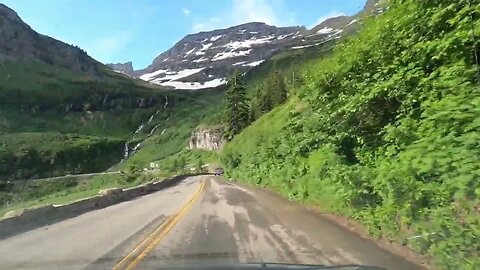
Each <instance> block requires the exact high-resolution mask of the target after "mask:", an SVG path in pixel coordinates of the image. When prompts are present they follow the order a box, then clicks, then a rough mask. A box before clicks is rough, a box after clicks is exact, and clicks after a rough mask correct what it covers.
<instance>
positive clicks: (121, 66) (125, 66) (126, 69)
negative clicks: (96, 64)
mask: <svg viewBox="0 0 480 270" xmlns="http://www.w3.org/2000/svg"><path fill="white" fill-rule="evenodd" d="M107 67H109V68H111V69H113V70H114V71H117V72H120V73H123V74H127V75H130V76H132V75H133V64H132V62H126V63H116V64H107Z"/></svg>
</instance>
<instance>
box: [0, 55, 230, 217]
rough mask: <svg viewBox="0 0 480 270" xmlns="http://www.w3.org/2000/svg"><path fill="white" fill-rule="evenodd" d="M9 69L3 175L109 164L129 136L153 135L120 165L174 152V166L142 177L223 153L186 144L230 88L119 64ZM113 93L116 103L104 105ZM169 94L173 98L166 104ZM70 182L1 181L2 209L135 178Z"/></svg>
mask: <svg viewBox="0 0 480 270" xmlns="http://www.w3.org/2000/svg"><path fill="white" fill-rule="evenodd" d="M3 68H5V69H3ZM5 70H6V71H7V72H6V73H2V72H0V77H1V78H5V81H4V82H5V83H4V84H3V85H1V86H0V162H1V163H0V180H8V179H26V178H29V177H31V178H37V177H48V176H55V175H65V174H69V173H71V174H75V173H85V172H94V171H102V170H105V169H107V168H109V167H110V166H112V165H114V164H117V163H118V162H119V161H120V159H121V158H122V157H123V150H124V143H125V142H127V141H128V142H130V145H131V146H133V145H135V144H136V143H138V142H140V141H143V140H145V141H144V142H143V143H142V145H141V147H140V149H139V151H138V152H137V154H136V155H134V156H132V157H131V158H130V159H128V160H127V161H126V162H123V163H120V164H119V165H118V166H115V168H114V169H122V170H127V171H128V170H129V165H130V164H134V163H135V165H136V168H137V169H141V168H142V167H144V166H148V165H149V163H150V162H151V161H157V160H162V159H165V158H166V157H169V156H173V158H168V159H165V161H164V162H165V164H167V163H168V165H169V168H168V171H165V170H163V171H162V172H160V173H156V174H155V175H150V176H148V177H147V176H146V177H139V179H138V181H148V180H149V179H151V178H152V177H158V176H165V175H171V174H173V173H178V172H179V171H181V170H182V168H180V167H178V166H177V167H175V168H173V167H171V166H170V164H171V163H172V160H173V159H180V157H182V158H183V159H185V160H186V162H188V163H192V164H193V163H194V160H196V158H198V157H205V160H206V161H208V160H211V159H216V156H215V154H212V153H209V152H203V151H185V147H186V145H187V141H188V138H189V137H190V134H191V132H192V130H193V129H194V128H195V127H197V126H199V125H214V124H217V123H218V122H219V121H220V120H219V119H220V117H221V110H220V108H221V106H222V100H223V89H217V90H212V91H202V92H198V93H197V92H175V91H165V90H162V89H158V88H152V87H150V86H146V85H145V84H143V83H142V82H139V81H138V80H132V79H127V78H125V77H123V76H121V75H118V74H116V73H114V72H109V71H106V73H105V74H104V75H103V76H102V77H100V78H91V77H88V76H84V75H82V74H72V73H71V72H69V71H68V70H62V69H54V68H51V67H50V66H47V65H44V64H41V63H3V64H2V71H5ZM4 76H5V77H4ZM105 96H108V97H109V98H110V100H112V101H109V102H107V103H110V102H111V103H112V104H113V105H111V106H109V107H102V106H101V105H103V99H104V98H105ZM151 98H154V99H156V101H155V102H153V103H152V104H149V105H148V106H146V107H145V106H144V107H141V106H140V105H139V101H141V99H144V100H148V99H151ZM166 99H168V106H167V107H166V108H164V105H165V100H166ZM72 104H73V105H74V106H73V108H72ZM107 105H108V104H107ZM84 106H90V108H89V109H84ZM67 107H70V108H69V109H66V108H67ZM156 112H157V113H156ZM154 113H156V114H155V116H154V117H153V118H152V121H151V122H150V123H147V122H148V120H149V118H150V116H152V115H153V114H154ZM141 124H145V126H144V128H143V130H141V131H140V132H139V133H138V134H136V135H135V136H134V137H132V135H133V133H134V132H135V130H136V129H137V128H138V127H139V126H140V125H141ZM155 126H157V129H156V130H155V131H154V132H152V134H151V135H150V136H149V133H150V132H151V131H152V129H153V128H154V127H155ZM164 129H165V132H164V133H163V134H162V131H163V130H164ZM195 164H197V163H195ZM163 167H166V166H163V165H162V168H163ZM146 178H148V179H146ZM138 181H133V182H132V183H134V184H135V183H137V182H138ZM69 183H70V181H64V180H59V181H52V182H41V183H39V184H38V186H34V187H32V186H30V187H29V188H24V189H19V190H18V189H16V190H9V189H8V185H7V186H5V185H4V184H3V183H2V181H0V198H1V201H2V203H1V204H2V206H1V207H0V208H1V209H2V210H1V212H6V211H8V210H11V209H18V208H23V207H30V206H34V205H38V204H46V203H59V202H68V201H71V200H73V199H76V198H81V197H84V196H89V195H93V194H95V193H97V192H98V190H100V189H102V188H109V187H113V186H125V185H127V186H128V185H132V183H131V182H128V183H126V182H125V179H124V177H122V176H99V177H95V178H94V179H93V180H89V181H84V182H75V183H74V184H72V185H71V186H70V185H69ZM2 185H3V186H2Z"/></svg>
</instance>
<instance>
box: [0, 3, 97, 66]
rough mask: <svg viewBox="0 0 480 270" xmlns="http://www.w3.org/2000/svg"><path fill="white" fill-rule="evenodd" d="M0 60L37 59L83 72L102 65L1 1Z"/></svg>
mask: <svg viewBox="0 0 480 270" xmlns="http://www.w3.org/2000/svg"><path fill="white" fill-rule="evenodd" d="M0 29H1V31H0V60H2V61H38V62H42V63H45V64H48V65H51V66H55V67H61V68H66V69H69V70H72V71H78V72H81V73H84V74H91V75H98V74H99V73H101V67H102V66H103V65H102V64H101V63H99V62H98V61H96V60H94V59H93V58H91V57H89V56H88V55H87V54H86V52H85V51H83V50H81V49H80V48H78V47H75V46H70V45H68V44H65V43H63V42H61V41H58V40H56V39H54V38H51V37H48V36H45V35H41V34H39V33H37V32H35V31H34V30H33V29H32V28H30V26H28V25H27V24H26V23H25V22H23V21H22V19H21V18H20V17H19V16H18V15H17V13H16V12H15V11H13V10H12V9H10V8H9V7H7V6H5V5H3V4H0Z"/></svg>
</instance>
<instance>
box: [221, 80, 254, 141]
mask: <svg viewBox="0 0 480 270" xmlns="http://www.w3.org/2000/svg"><path fill="white" fill-rule="evenodd" d="M228 85H229V87H228V90H227V94H226V110H225V126H226V130H225V138H227V140H231V139H233V136H235V135H236V134H238V133H240V132H241V131H242V130H243V129H244V128H245V127H247V125H248V124H249V113H250V112H249V106H248V100H247V91H246V88H245V82H244V78H243V76H242V75H241V74H240V73H238V72H236V73H235V74H234V75H233V76H232V78H231V79H230V80H229V82H228Z"/></svg>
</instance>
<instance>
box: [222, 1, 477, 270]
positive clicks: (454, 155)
mask: <svg viewBox="0 0 480 270" xmlns="http://www.w3.org/2000/svg"><path fill="white" fill-rule="evenodd" d="M389 5H390V7H389V9H388V11H386V12H385V14H384V15H382V16H380V17H378V18H377V19H373V18H368V19H367V18H366V19H364V27H365V28H364V30H362V31H361V32H360V33H359V35H358V36H356V37H351V38H349V39H348V40H344V41H343V42H341V43H340V44H339V45H338V46H337V47H336V48H335V50H334V53H333V55H332V56H330V57H327V58H326V59H322V57H323V56H324V54H318V56H316V57H315V59H313V60H311V61H308V62H306V63H305V64H304V65H303V66H302V68H301V69H300V73H301V74H302V80H301V82H300V83H299V87H292V85H288V87H289V89H290V93H292V96H291V97H290V98H289V100H288V101H287V103H286V104H284V105H282V106H280V107H277V108H275V109H273V111H271V112H270V113H268V114H266V115H264V116H262V117H260V118H259V119H258V120H257V121H256V122H254V123H253V124H252V125H251V126H250V127H247V128H246V129H245V130H244V131H243V132H242V133H241V134H239V135H238V136H236V137H235V138H234V139H233V141H232V142H230V143H229V144H227V146H226V147H225V149H224V152H223V153H222V157H221V159H222V163H223V164H224V167H225V169H226V173H227V175H229V176H230V177H233V178H236V179H240V180H245V181H249V182H252V183H256V184H259V185H262V186H265V187H269V188H272V189H275V190H278V191H279V192H281V193H282V194H284V195H286V196H288V197H289V198H290V199H292V200H298V201H301V202H306V203H315V204H319V205H321V207H322V208H324V209H328V210H330V211H332V212H337V213H341V214H343V215H346V216H349V217H352V218H354V219H356V220H358V221H360V222H362V223H363V224H365V225H366V226H367V228H368V229H369V230H370V233H371V234H372V235H375V236H383V237H387V238H389V239H392V240H395V241H397V242H399V243H403V244H405V245H408V246H409V247H411V248H413V249H415V250H417V251H419V252H421V253H424V254H428V255H429V256H431V258H432V259H433V261H434V262H435V263H436V265H437V266H438V267H440V268H442V269H478V268H480V259H479V258H480V256H479V250H480V241H478V239H480V230H479V228H480V212H479V211H480V210H479V209H480V208H479V205H480V181H479V179H480V163H479V162H478V157H480V144H479V142H480V122H479V119H480V94H479V93H480V88H479V87H480V86H479V84H478V82H477V80H478V76H480V75H479V73H478V72H479V70H478V59H476V57H475V56H478V55H480V51H479V48H478V46H477V47H475V44H476V40H478V39H479V37H478V33H480V20H479V18H480V12H479V11H480V4H478V3H477V2H473V1H468V0H455V1H454V0H448V1H445V0H441V1H440V0H432V1H414V0H401V1H400V0H392V1H390V2H389ZM474 33H476V34H477V36H475V34H474ZM263 78H266V76H264V77H263ZM256 80H257V81H256V82H257V83H258V82H259V80H260V79H259V78H258V77H256ZM287 81H288V80H287ZM248 85H255V84H253V83H252V84H249V83H248V81H247V88H248ZM254 90H255V87H253V90H252V89H249V90H248V91H249V92H250V91H252V92H254ZM415 235H422V237H418V238H410V237H412V236H415Z"/></svg>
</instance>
